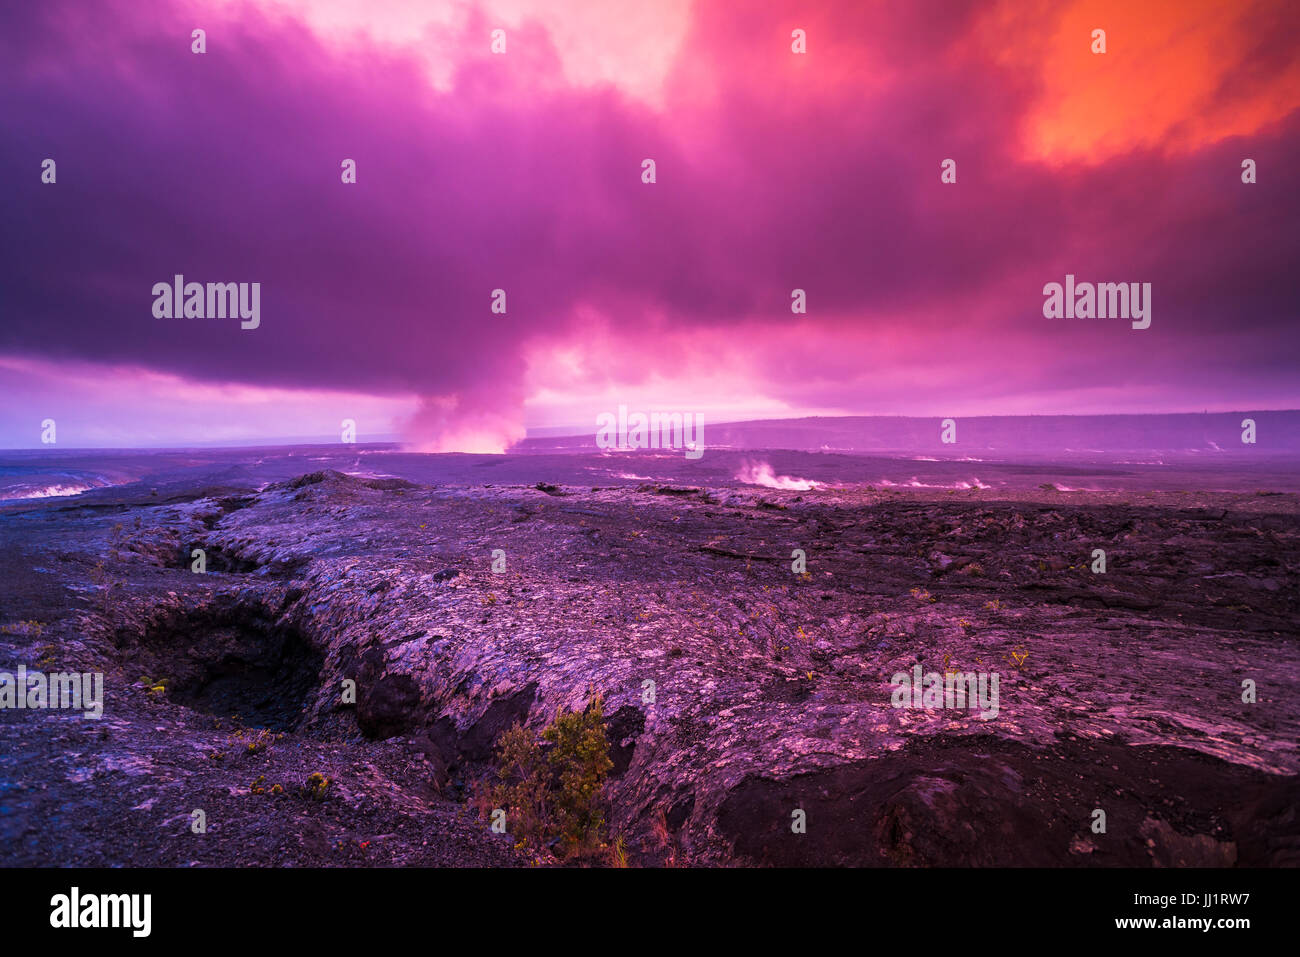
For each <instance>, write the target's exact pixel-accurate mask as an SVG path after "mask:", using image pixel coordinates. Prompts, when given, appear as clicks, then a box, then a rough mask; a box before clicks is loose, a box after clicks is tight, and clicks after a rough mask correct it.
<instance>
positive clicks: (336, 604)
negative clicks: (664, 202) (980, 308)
mask: <svg viewBox="0 0 1300 957" xmlns="http://www.w3.org/2000/svg"><path fill="white" fill-rule="evenodd" d="M1297 512H1300V496H1296V495H1293V494H1279V495H1260V494H1227V493H1209V492H1196V493H1195V494H1194V495H1190V494H1187V493H1177V492H1150V493H1145V494H1139V493H1132V494H1130V493H1087V494H1084V493H1062V492H1057V491H1054V490H1052V489H1050V488H1048V489H1041V490H1038V491H1036V492H1033V493H1028V492H1024V493H1012V492H997V493H995V492H991V491H989V490H979V489H976V490H970V491H961V492H956V493H943V492H937V491H912V492H908V491H873V490H858V491H844V490H838V491H837V490H827V489H818V490H814V491H810V492H783V491H773V490H768V489H762V490H745V489H735V488H714V489H698V488H689V487H683V486H663V485H654V484H648V485H643V486H641V487H639V488H636V487H621V488H592V487H590V486H583V487H574V486H549V485H543V486H541V487H527V486H509V487H504V486H503V487H493V486H485V485H480V486H465V485H461V486H457V487H434V486H428V485H418V484H413V483H410V482H406V481H403V480H398V479H377V480H375V479H372V480H366V479H360V478H353V477H349V476H346V475H343V474H341V473H338V472H332V471H324V472H318V473H313V474H308V475H304V476H301V477H299V478H296V479H293V480H291V481H285V482H278V483H274V484H271V485H269V486H267V487H265V488H262V489H260V490H258V489H257V488H256V487H255V486H253V485H248V484H240V483H232V484H230V485H226V486H209V487H205V488H192V489H185V488H175V487H169V488H165V489H161V490H154V491H153V492H152V493H151V490H150V489H149V488H147V487H142V486H127V487H124V488H122V489H117V490H112V491H111V492H106V491H101V492H99V493H96V494H95V495H94V496H90V497H87V498H85V499H71V500H66V501H63V502H59V501H57V500H47V501H44V502H40V503H27V504H19V505H10V506H7V507H5V508H3V509H0V629H2V632H0V669H3V670H8V671H11V672H12V671H14V670H15V669H16V668H17V666H18V665H19V664H20V663H21V664H25V665H26V666H27V667H28V668H29V669H36V670H43V671H46V672H53V671H74V670H76V671H100V672H103V673H104V675H105V697H106V703H105V708H104V717H103V718H102V719H101V720H98V721H95V720H87V719H85V718H82V717H81V716H79V715H76V714H69V713H66V712H58V711H39V712H37V711H16V710H5V711H0V788H3V790H0V846H3V847H4V849H5V851H6V859H5V862H6V863H8V864H27V865H51V864H56V865H61V864H75V865H116V864H124V865H156V864H161V865H187V864H199V865H241V864H272V865H285V866H316V865H390V864H401V865H407V864H411V865H494V866H499V865H512V864H527V863H532V861H530V860H528V859H526V858H525V857H524V856H523V855H522V854H521V853H519V852H517V851H516V850H515V849H514V846H513V842H512V840H511V839H510V838H509V837H508V836H501V835H493V834H492V833H491V832H490V830H489V828H488V826H487V824H486V823H485V822H483V821H482V820H480V819H479V817H478V816H477V814H476V813H475V811H474V809H473V807H472V800H471V797H472V792H473V787H474V782H475V781H476V780H478V779H480V778H481V777H482V776H483V775H484V774H485V773H487V771H488V769H489V767H490V762H491V759H492V756H493V748H494V744H495V742H496V739H497V736H498V735H499V734H500V732H501V731H502V730H504V729H505V728H507V727H509V726H510V724H511V723H513V722H514V721H515V720H523V721H525V722H526V723H527V724H529V725H530V726H532V727H536V728H540V727H542V726H544V725H545V724H546V723H547V722H548V721H549V720H550V719H551V718H552V717H553V716H554V715H555V713H556V712H557V710H558V709H559V708H561V707H562V706H566V707H570V708H573V707H581V706H582V705H583V703H584V702H585V701H586V699H587V696H588V694H589V693H590V692H591V691H592V690H597V691H600V692H601V693H603V695H604V697H605V714H606V716H607V718H608V722H609V733H610V736H611V739H612V740H613V742H614V745H615V750H614V755H613V756H614V763H615V766H614V771H613V776H612V778H611V782H610V785H609V788H608V796H609V800H610V803H611V815H610V822H611V827H612V829H613V831H614V832H615V833H617V834H621V835H622V836H623V838H624V840H625V842H626V845H627V848H628V852H629V857H630V860H631V862H632V863H634V864H641V865H660V864H666V863H671V864H688V865H717V864H790V865H794V864H864V865H1020V864H1024V865H1063V866H1069V865H1084V866H1086V865H1181V864H1199V865H1225V866H1227V865H1296V864H1297V863H1300V819H1298V818H1297V810H1296V807H1297V804H1298V803H1300V801H1298V800H1297V798H1300V787H1298V782H1300V777H1298V775H1297V772H1300V756H1298V755H1297V752H1296V741H1297V738H1298V737H1300V735H1298V733H1297V732H1298V731H1300V654H1298V648H1297V628H1296V623H1297V617H1298V605H1297V602H1298V598H1297V594H1298V593H1297V583H1298V576H1300V521H1298V520H1297ZM194 548H201V549H203V550H204V551H205V553H206V557H207V570H206V573H204V574H196V573H194V572H193V571H191V567H190V566H191V558H190V555H191V551H192V549H194ZM1098 548H1100V549H1104V550H1105V552H1106V556H1107V570H1106V572H1105V573H1104V574H1094V573H1093V571H1092V570H1091V564H1092V561H1093V557H1092V555H1093V551H1094V550H1095V549H1098ZM497 549H500V550H501V551H502V552H504V559H505V570H504V571H500V572H497V571H494V570H493V567H492V566H493V552H494V550H497ZM795 549H802V550H803V551H804V552H805V553H806V561H807V567H806V571H805V572H803V573H798V572H797V571H796V570H794V569H793V568H792V562H793V558H792V552H793V551H794V550H795ZM499 557H500V556H498V558H499ZM914 664H920V665H922V666H923V669H924V670H925V671H931V670H933V671H943V670H945V669H952V670H964V671H975V670H980V671H986V672H997V673H998V674H999V676H1000V701H999V712H998V714H997V716H996V717H995V718H992V719H989V720H983V719H981V718H980V717H979V715H978V714H976V713H974V712H970V711H957V710H913V709H899V708H894V707H892V706H891V691H892V687H891V684H890V679H891V676H892V675H893V674H895V673H896V672H900V671H902V672H909V671H910V670H911V669H912V667H913V665H914ZM1245 679H1251V680H1253V681H1254V682H1255V683H1256V685H1257V689H1258V692H1257V693H1258V700H1257V702H1256V703H1253V704H1248V703H1243V701H1242V682H1243V680H1245ZM346 680H352V681H355V682H356V687H357V695H358V699H357V701H356V703H355V704H351V703H347V702H345V701H344V698H343V695H342V693H341V689H342V688H343V687H344V682H345V681H346ZM647 682H653V700H650V697H651V696H650V693H649V692H650V688H651V685H649V684H647ZM313 774H319V775H321V776H323V777H324V778H327V779H328V781H329V784H328V785H327V786H325V787H324V788H323V789H322V788H321V787H319V786H312V785H311V784H310V783H309V779H310V778H311V775H313ZM1098 808H1100V809H1102V810H1104V811H1105V814H1106V821H1107V827H1106V832H1105V833H1094V831H1093V829H1092V827H1091V825H1092V822H1093V820H1094V810H1095V809H1098ZM196 809H201V810H202V811H203V812H204V815H205V817H206V826H207V828H206V833H202V834H196V833H193V830H192V828H191V814H192V812H193V811H194V810H196ZM796 810H802V811H803V813H804V817H805V818H806V832H805V833H794V831H793V830H792V827H791V822H792V814H793V812H795V811H796Z"/></svg>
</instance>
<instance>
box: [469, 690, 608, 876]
mask: <svg viewBox="0 0 1300 957" xmlns="http://www.w3.org/2000/svg"><path fill="white" fill-rule="evenodd" d="M543 741H545V742H547V743H548V744H549V745H550V747H545V746H544V745H543V744H542V742H543ZM497 749H498V750H497V753H498V756H499V759H500V763H499V765H498V767H497V771H496V783H495V784H494V785H493V786H492V788H491V789H490V791H489V792H488V794H487V795H486V798H487V800H486V802H484V809H485V810H487V809H489V808H488V807H487V806H488V805H491V807H496V808H503V809H504V810H505V811H506V821H507V828H508V829H509V831H510V833H511V834H512V835H514V837H515V839H516V842H517V844H518V846H520V847H522V848H533V849H534V850H539V849H542V848H546V847H550V846H551V845H552V844H558V853H559V854H560V856H562V857H566V858H582V857H590V856H593V855H598V854H601V853H603V852H604V851H605V850H606V823H605V801H604V789H605V780H606V778H607V776H608V775H609V771H610V768H612V767H613V766H614V763H613V761H611V760H610V757H609V739H608V738H607V736H606V734H605V714H604V702H603V700H602V698H601V696H600V695H599V694H595V695H593V696H592V698H591V700H590V701H589V702H588V704H587V707H586V708H585V709H583V710H582V711H568V712H566V711H564V710H561V711H560V713H559V714H557V715H556V716H555V720H554V721H552V722H551V723H550V725H548V726H547V728H546V729H545V730H544V731H543V732H542V736H541V740H539V739H538V738H537V737H536V736H535V735H534V734H533V733H532V732H530V731H529V730H528V729H527V728H525V727H523V726H522V725H520V724H519V723H518V722H516V723H515V725H514V726H513V727H512V728H510V730H508V731H506V732H505V733H504V734H502V735H501V739H500V741H499V742H498V745H497Z"/></svg>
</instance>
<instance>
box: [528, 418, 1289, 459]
mask: <svg viewBox="0 0 1300 957" xmlns="http://www.w3.org/2000/svg"><path fill="white" fill-rule="evenodd" d="M952 418H954V419H955V421H956V423H957V442H956V443H955V444H952V445H945V444H944V443H942V442H941V441H940V431H941V422H942V421H943V418H942V417H938V416H926V417H919V416H871V415H853V416H812V417H807V418H800V419H758V420H755V421H751V422H724V423H719V424H717V425H713V424H711V423H709V422H708V421H707V419H706V420H705V428H704V442H705V445H706V447H713V448H724V447H725V448H734V449H792V450H800V451H813V452H815V451H819V450H823V449H824V450H828V451H847V452H890V453H900V452H903V453H912V454H921V453H924V454H933V455H938V456H942V457H945V458H959V457H961V456H963V455H968V454H971V453H974V452H984V453H1004V454H1017V453H1020V454H1023V453H1031V454H1044V455H1060V454H1079V455H1084V456H1086V455H1088V454H1091V453H1114V452H1170V453H1183V454H1197V453H1205V454H1206V455H1232V454H1238V455H1241V454H1245V455H1256V456H1259V455H1279V454H1283V455H1295V454H1300V410H1294V409H1288V410H1282V411H1264V412H1250V411H1245V412H1210V413H1202V412H1178V413H1165V414H1152V415H1142V414H1138V415H983V416H970V417H962V416H953V417H952ZM1243 419H1253V420H1254V422H1255V431H1256V443H1255V444H1254V445H1248V444H1246V443H1243V442H1242V440H1241V437H1242V425H1241V423H1242V420H1243ZM555 431H559V430H555ZM595 448H596V429H595V426H594V425H593V426H592V429H591V431H589V432H587V433H586V434H577V435H574V434H570V435H549V436H543V435H532V436H530V437H528V438H526V439H524V440H523V441H522V442H519V443H518V444H516V445H515V446H513V447H512V451H519V452H532V451H537V452H540V451H553V450H559V449H595Z"/></svg>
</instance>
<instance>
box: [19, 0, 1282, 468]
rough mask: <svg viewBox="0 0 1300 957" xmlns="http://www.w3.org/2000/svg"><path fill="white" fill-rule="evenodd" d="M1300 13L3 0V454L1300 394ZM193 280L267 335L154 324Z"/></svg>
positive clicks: (1222, 406) (603, 1) (498, 441)
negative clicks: (1072, 303)
mask: <svg viewBox="0 0 1300 957" xmlns="http://www.w3.org/2000/svg"><path fill="white" fill-rule="evenodd" d="M195 29H202V30H204V31H205V37H204V39H205V44H206V52H204V53H201V54H200V53H195V52H193V50H192V45H193V43H194V41H193V39H192V31H194V30H195ZM1098 29H1101V30H1104V31H1105V45H1106V49H1105V52H1104V53H1096V52H1093V46H1094V45H1095V40H1094V37H1093V31H1094V30H1098ZM496 30H500V31H504V33H503V34H501V35H500V36H504V40H505V50H504V52H501V53H496V52H493V49H492V44H493V31H496ZM796 30H801V31H803V35H804V36H805V37H806V52H803V53H796V52H794V50H793V49H792V45H793V44H794V40H793V39H792V33H793V31H796ZM1298 35H1300V4H1296V3H1294V2H1291V0H1284V2H1253V3H1252V2H1248V0H1232V2H1205V0H1178V2H1146V3H1142V4H1133V3H1131V2H1129V0H1117V2H1101V0H1088V2H1074V0H1043V2H1035V0H1014V2H1007V3H1002V2H995V0H986V2H980V3H970V2H962V0H910V2H908V3H870V2H863V0H846V2H816V0H810V2H803V3H789V2H787V3H761V2H747V0H696V2H688V0H665V2H656V0H646V2H641V3H637V4H617V3H609V2H607V0H533V2H525V0H486V2H482V3H469V2H458V0H447V2H441V3H440V2H429V0H421V2H413V3H385V2H382V0H365V2H359V0H343V2H333V3H331V2H328V0H310V2H308V0H265V2H257V0H250V2H229V0H213V2H202V3H191V2H177V3H172V2H156V3H155V2H152V0H129V2H112V0H109V2H97V3H85V2H77V3H69V2H65V0H47V2H42V3H39V4H6V5H4V7H3V8H2V9H0V117H2V121H0V215H3V229H2V230H0V392H2V393H3V395H4V398H5V401H4V403H3V409H2V410H0V447H9V448H22V447H32V446H38V445H39V444H40V436H41V433H42V422H43V421H44V420H46V419H54V420H55V421H56V423H57V425H58V444H59V445H63V446H73V447H88V446H134V447H139V446H149V445H176V444H188V445H205V444H209V443H232V442H247V443H249V444H253V443H256V442H257V441H259V440H271V439H274V440H280V439H283V438H286V437H330V436H337V435H338V434H339V433H340V428H341V423H342V421H343V420H344V419H350V420H353V421H355V422H356V429H357V438H358V440H359V441H368V440H384V439H398V440H401V441H403V442H405V443H407V445H408V446H409V447H410V448H413V449H420V450H427V451H500V450H502V449H504V448H506V447H507V446H508V445H509V444H510V443H511V442H513V441H515V440H517V439H519V438H521V437H523V435H524V434H525V430H526V429H528V428H538V427H550V426H563V425H576V426H578V427H585V428H592V429H594V426H595V419H596V416H597V415H599V414H600V413H602V412H613V411H615V410H617V408H618V406H619V405H626V406H628V407H630V408H631V409H641V410H645V411H654V410H662V411H681V412H693V413H697V414H700V415H703V416H704V418H705V421H706V422H708V421H714V422H721V421H732V420H740V419H753V418H777V417H793V416H802V415H836V414H883V415H926V416H928V415H935V416H962V415H968V416H969V415H985V414H1028V413H1058V414H1059V413H1074V414H1088V413H1102V412H1105V413H1117V412H1176V411H1201V410H1202V409H1210V410H1212V411H1235V410H1254V409H1280V408H1298V407H1300V376H1297V374H1296V373H1297V369H1298V368H1300V333H1298V332H1297V325H1296V322H1297V307H1296V302H1297V278H1296V277H1297V275H1298V274H1300V270H1298V269H1297V268H1296V263H1297V262H1298V261H1300V228H1297V226H1296V224H1297V222H1298V221H1300V215H1298V214H1300V188H1297V185H1296V182H1295V178H1296V175H1297V173H1300V163H1298V162H1297V159H1298V158H1300V150H1298V149H1297V147H1298V146H1300V111H1298V110H1297V106H1300V56H1298V53H1297V50H1298V48H1300V44H1297V43H1296V37H1297V36H1298ZM47 159H53V160H54V161H55V174H54V179H55V181H54V182H53V183H50V182H43V181H42V179H43V175H44V174H43V163H44V161H45V160H47ZM345 159H351V160H353V161H355V164H356V181H355V182H354V183H345V182H343V176H342V173H341V169H342V163H343V161H344V160H345ZM645 159H653V160H654V162H655V181H654V182H653V183H647V182H644V181H643V161H644V160H645ZM949 159H951V160H953V161H955V174H956V175H955V179H956V181H955V182H943V181H942V177H941V172H942V164H943V163H944V161H945V160H949ZM1246 159H1251V160H1254V163H1255V170H1256V172H1255V178H1256V181H1255V182H1254V183H1244V182H1243V181H1242V176H1243V172H1242V163H1243V160H1246ZM176 274H182V275H183V276H184V277H185V281H186V282H191V281H192V282H200V283H207V282H222V283H225V282H247V283H252V282H257V283H259V284H260V315H259V325H258V327H257V328H255V329H243V328H241V323H240V322H239V320H238V319H221V318H195V317H189V318H186V317H174V318H165V317H160V316H158V315H156V314H155V312H156V306H155V293H154V287H155V284H156V283H160V282H162V283H171V282H172V280H173V277H174V276H175V275H176ZM1067 274H1072V275H1074V276H1076V278H1077V280H1078V281H1080V282H1084V281H1091V282H1138V283H1150V284H1151V325H1150V327H1149V328H1146V329H1140V330H1139V329H1133V328H1132V327H1131V325H1130V323H1128V322H1126V321H1122V320H1118V321H1117V320H1105V319H1086V318H1085V319H1065V318H1047V317H1045V316H1044V311H1043V305H1044V298H1045V297H1044V291H1043V290H1044V286H1045V284H1047V283H1051V282H1057V283H1064V281H1065V276H1066V275H1067ZM496 289H502V290H504V291H505V312H504V314H501V313H499V312H493V311H492V303H493V290H496ZM795 289H802V290H804V291H805V294H806V303H807V311H806V313H804V314H795V313H793V312H792V310H791V303H792V291H793V290H795Z"/></svg>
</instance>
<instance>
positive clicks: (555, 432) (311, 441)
mask: <svg viewBox="0 0 1300 957" xmlns="http://www.w3.org/2000/svg"><path fill="white" fill-rule="evenodd" d="M1287 413H1292V414H1295V413H1300V409H1295V408H1291V409H1230V410H1226V411H1214V412H1212V411H1210V410H1208V409H1206V410H1202V411H1200V412H1022V413H992V414H983V415H959V416H947V418H952V419H957V420H963V421H977V420H988V419H1144V418H1145V419H1152V418H1168V417H1173V416H1185V417H1192V416H1210V415H1222V416H1235V415H1244V414H1251V415H1259V414H1268V415H1277V414H1287ZM943 418H945V417H944V416H940V415H901V414H893V415H885V414H876V413H861V414H846V415H796V416H789V417H770V416H769V417H765V418H758V419H731V420H727V421H724V422H718V423H716V424H714V425H711V426H708V427H709V428H713V429H721V428H727V427H731V426H745V425H760V424H764V423H778V422H781V423H795V422H807V421H810V420H816V421H829V422H834V421H846V420H855V419H915V420H926V419H936V420H940V419H943ZM588 432H590V434H592V435H594V434H595V426H594V425H593V426H592V427H591V429H590V430H584V429H582V428H581V427H579V426H569V425H560V426H537V427H534V428H530V429H525V434H524V437H523V438H522V439H519V440H518V441H516V442H514V443H512V444H511V445H510V446H508V447H507V448H506V450H505V452H458V451H448V452H428V453H420V452H415V451H412V452H410V454H412V455H419V454H427V455H505V454H509V452H510V451H512V450H513V449H516V448H518V447H519V446H520V445H522V444H523V443H525V442H528V441H530V440H536V439H565V438H581V437H583V436H585V435H587V434H588ZM340 444H343V443H340V442H339V440H338V439H337V438H329V437H327V436H291V437H271V438H266V439H260V438H254V439H250V440H235V441H230V442H212V443H207V444H201V443H194V442H184V443H180V442H178V443H166V444H161V445H77V446H56V447H55V448H54V449H52V450H53V451H62V452H104V451H116V452H133V451H134V452H147V451H162V450H167V451H184V450H186V449H228V450H235V449H271V448H284V447H304V448H309V447H327V448H337V447H338V446H339V445H340ZM349 444H355V445H357V446H358V447H364V446H385V445H393V446H399V447H400V446H403V445H406V444H408V442H407V440H405V439H403V438H401V437H399V436H395V435H393V434H392V433H384V434H383V435H381V436H377V437H375V438H373V439H369V440H367V441H364V442H362V441H358V442H356V443H349ZM49 448H50V447H49V446H44V445H29V446H7V447H4V448H0V452H34V451H40V450H43V449H49Z"/></svg>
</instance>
